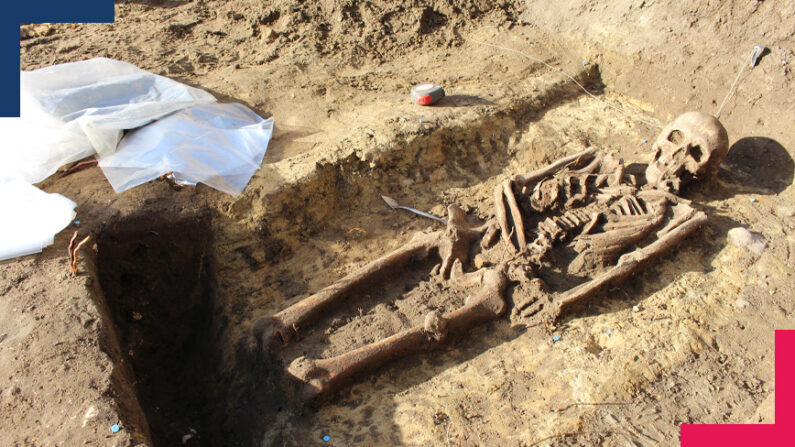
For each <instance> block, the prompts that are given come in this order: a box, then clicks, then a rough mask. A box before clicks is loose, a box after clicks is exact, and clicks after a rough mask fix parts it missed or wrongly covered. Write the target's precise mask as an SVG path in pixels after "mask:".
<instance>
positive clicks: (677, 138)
mask: <svg viewBox="0 0 795 447" xmlns="http://www.w3.org/2000/svg"><path fill="white" fill-rule="evenodd" d="M683 138H684V136H683V135H682V132H680V131H678V130H676V129H674V130H672V131H671V133H669V134H668V141H670V142H671V143H673V144H679V143H680V142H681V141H682V139H683Z"/></svg>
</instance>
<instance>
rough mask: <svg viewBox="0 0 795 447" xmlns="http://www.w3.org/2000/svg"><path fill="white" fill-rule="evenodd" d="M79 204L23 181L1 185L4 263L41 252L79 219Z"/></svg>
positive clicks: (0, 231)
mask: <svg viewBox="0 0 795 447" xmlns="http://www.w3.org/2000/svg"><path fill="white" fill-rule="evenodd" d="M75 206H77V205H75V203H74V202H72V201H71V200H69V199H67V198H66V197H64V196H62V195H60V194H47V193H46V192H44V191H42V190H40V189H38V188H36V187H35V186H33V185H31V184H29V183H27V182H24V181H20V180H16V181H9V182H2V183H0V209H2V210H3V218H2V219H0V261H2V260H4V259H11V258H15V257H17V256H24V255H29V254H32V253H38V252H40V251H41V250H42V249H43V248H44V247H46V246H48V245H52V243H53V239H54V237H55V234H56V233H58V232H59V231H61V230H63V229H64V228H66V226H67V225H69V223H70V222H72V219H74V217H75V211H74V208H75Z"/></svg>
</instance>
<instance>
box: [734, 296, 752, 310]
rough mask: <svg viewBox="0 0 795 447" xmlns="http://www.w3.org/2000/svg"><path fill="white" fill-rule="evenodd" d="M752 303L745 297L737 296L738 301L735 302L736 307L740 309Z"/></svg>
mask: <svg viewBox="0 0 795 447" xmlns="http://www.w3.org/2000/svg"><path fill="white" fill-rule="evenodd" d="M750 305H751V303H749V302H748V301H746V300H744V299H741V298H737V301H735V302H734V307H736V308H738V309H745V308H746V307H748V306H750Z"/></svg>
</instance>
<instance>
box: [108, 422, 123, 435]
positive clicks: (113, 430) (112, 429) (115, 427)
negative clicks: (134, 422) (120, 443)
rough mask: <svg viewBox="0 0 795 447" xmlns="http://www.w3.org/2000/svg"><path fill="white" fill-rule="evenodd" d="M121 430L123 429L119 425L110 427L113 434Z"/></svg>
mask: <svg viewBox="0 0 795 447" xmlns="http://www.w3.org/2000/svg"><path fill="white" fill-rule="evenodd" d="M119 430H121V427H119V424H113V425H111V426H110V432H111V433H118V432H119Z"/></svg>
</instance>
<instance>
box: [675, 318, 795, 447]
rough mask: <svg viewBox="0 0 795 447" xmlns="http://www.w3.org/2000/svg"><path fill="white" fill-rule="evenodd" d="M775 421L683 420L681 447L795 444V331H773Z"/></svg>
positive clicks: (776, 446)
mask: <svg viewBox="0 0 795 447" xmlns="http://www.w3.org/2000/svg"><path fill="white" fill-rule="evenodd" d="M775 349H776V360H775V361H776V391H775V394H776V397H775V404H776V410H775V423H774V424H726V425H720V424H683V425H682V428H681V446H682V447H708V446H720V447H733V446H738V447H739V446H743V447H745V446H772V447H778V446H795V331H776V348H775Z"/></svg>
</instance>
